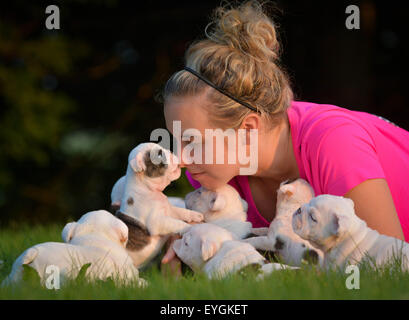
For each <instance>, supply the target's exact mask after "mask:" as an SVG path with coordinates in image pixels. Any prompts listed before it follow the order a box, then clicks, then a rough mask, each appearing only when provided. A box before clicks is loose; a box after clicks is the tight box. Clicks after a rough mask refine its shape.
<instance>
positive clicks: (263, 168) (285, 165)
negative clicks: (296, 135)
mask: <svg viewBox="0 0 409 320" xmlns="http://www.w3.org/2000/svg"><path fill="white" fill-rule="evenodd" d="M261 139H262V140H261V141H260V142H261V144H260V146H268V148H266V147H262V148H259V158H258V159H259V163H258V170H257V173H256V174H255V176H256V177H258V178H260V179H262V180H264V181H266V182H268V181H272V182H278V183H280V182H282V181H284V180H286V179H296V178H299V177H300V173H299V169H298V164H297V161H296V158H295V154H294V149H293V143H292V137H291V128H290V124H289V121H288V117H287V116H286V118H285V121H282V123H281V124H280V125H278V126H277V127H276V128H274V129H273V130H271V131H269V132H267V133H265V134H263V136H262V137H261Z"/></svg>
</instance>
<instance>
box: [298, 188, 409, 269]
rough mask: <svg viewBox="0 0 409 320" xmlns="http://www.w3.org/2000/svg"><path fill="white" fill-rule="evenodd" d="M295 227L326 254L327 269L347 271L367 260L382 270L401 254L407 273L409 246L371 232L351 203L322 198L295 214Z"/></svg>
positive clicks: (333, 197) (322, 196) (335, 197)
mask: <svg viewBox="0 0 409 320" xmlns="http://www.w3.org/2000/svg"><path fill="white" fill-rule="evenodd" d="M292 226H293V229H294V231H295V233H297V234H298V235H299V236H300V237H302V238H303V239H306V240H308V241H310V242H311V243H313V244H314V245H315V246H316V247H318V248H320V249H321V250H322V251H323V252H324V266H325V267H326V268H328V269H329V268H331V267H337V266H338V267H341V268H343V269H344V268H345V267H346V265H347V264H349V263H352V264H357V263H359V262H361V261H362V260H363V259H364V258H368V256H369V257H372V258H373V259H374V261H375V263H376V265H378V266H381V265H383V264H385V263H387V262H388V260H390V259H391V258H393V257H400V254H402V256H401V258H402V269H403V270H408V257H409V245H408V244H407V243H406V242H404V241H401V240H399V239H396V238H393V237H389V236H385V235H381V234H379V233H378V232H377V231H375V230H372V229H370V228H369V227H368V226H367V225H366V223H365V221H363V220H362V219H360V218H359V217H358V216H357V215H356V214H355V211H354V202H353V201H352V200H351V199H348V198H344V197H340V196H334V195H328V194H325V195H319V196H317V197H315V198H313V199H312V200H311V201H310V202H309V203H306V204H304V205H303V206H301V208H299V209H298V210H297V211H296V212H295V213H294V214H293V220H292Z"/></svg>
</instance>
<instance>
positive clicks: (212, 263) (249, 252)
mask: <svg viewBox="0 0 409 320" xmlns="http://www.w3.org/2000/svg"><path fill="white" fill-rule="evenodd" d="M234 238H235V237H234V236H233V234H232V233H231V232H229V231H227V230H226V229H224V228H221V227H219V226H217V225H215V224H211V223H201V224H197V225H193V226H192V227H191V228H190V229H189V230H188V231H187V232H186V233H184V234H183V237H182V239H178V240H176V241H175V242H174V243H173V249H174V250H175V253H176V255H177V256H178V257H179V258H180V259H181V260H182V261H183V262H184V263H186V264H187V265H188V266H189V267H190V268H191V269H192V270H193V271H195V272H204V273H205V274H206V275H207V277H208V278H209V279H213V278H216V279H220V278H224V277H226V276H227V275H229V274H232V273H234V272H237V271H239V270H240V269H242V268H244V267H246V266H249V265H256V266H258V267H259V268H260V269H261V272H262V273H265V274H268V273H270V272H272V271H274V270H281V269H285V268H288V267H287V266H283V265H280V264H278V263H274V264H271V263H268V261H267V260H265V258H264V257H263V256H262V255H261V254H259V253H258V252H257V250H256V249H254V247H252V246H251V245H249V244H247V243H243V242H241V241H237V240H234Z"/></svg>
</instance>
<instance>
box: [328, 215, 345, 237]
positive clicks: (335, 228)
mask: <svg viewBox="0 0 409 320" xmlns="http://www.w3.org/2000/svg"><path fill="white" fill-rule="evenodd" d="M330 223H331V229H330V232H331V234H332V235H333V236H337V237H338V236H339V235H340V233H341V231H342V230H341V229H342V217H341V216H339V215H337V214H333V215H332V219H331V222H330Z"/></svg>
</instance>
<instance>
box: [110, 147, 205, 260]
mask: <svg viewBox="0 0 409 320" xmlns="http://www.w3.org/2000/svg"><path fill="white" fill-rule="evenodd" d="M180 173H181V170H180V167H179V165H178V159H177V158H176V156H175V155H173V154H172V153H171V152H170V151H169V150H167V149H164V148H162V147H161V146H160V145H158V144H156V143H142V144H139V145H138V146H137V147H136V148H134V149H133V150H132V151H131V152H130V154H129V158H128V168H127V172H126V176H125V183H124V190H123V195H122V200H121V202H120V203H121V205H120V209H119V210H118V211H117V213H116V215H117V217H118V218H120V219H121V220H123V221H124V222H125V223H126V224H127V226H128V228H130V232H129V238H130V240H129V243H128V246H127V250H128V252H129V255H130V256H131V257H132V260H133V261H134V265H135V266H137V267H142V266H145V265H146V264H147V263H148V262H149V261H151V260H152V259H153V258H154V257H155V256H156V255H157V254H158V253H159V251H160V250H161V248H162V247H163V245H164V244H165V242H166V240H167V239H168V237H169V236H170V235H171V234H173V233H181V232H182V231H183V230H185V229H187V228H189V227H190V225H189V224H188V222H201V221H203V215H202V214H201V213H199V212H195V211H192V210H188V209H185V208H180V207H176V206H172V205H171V204H170V202H169V200H168V198H167V197H166V195H164V194H163V192H162V191H163V190H164V189H165V188H166V187H167V186H168V185H169V184H170V182H171V181H173V180H176V179H178V178H179V177H180Z"/></svg>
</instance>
